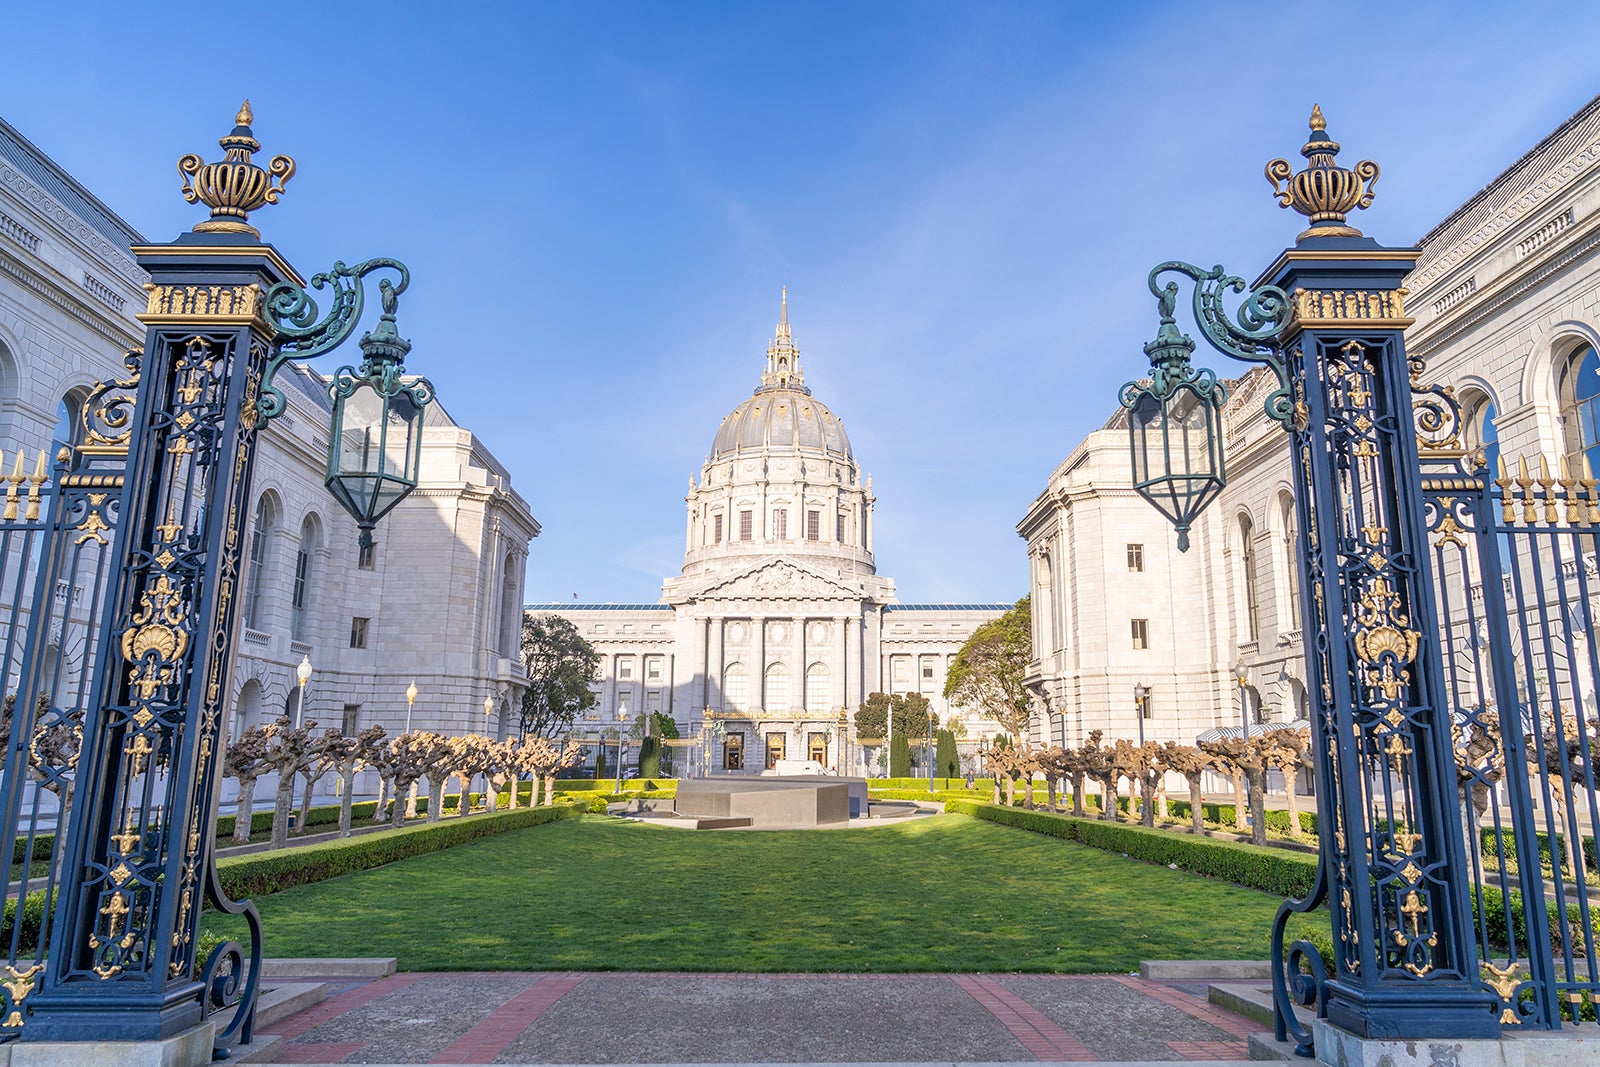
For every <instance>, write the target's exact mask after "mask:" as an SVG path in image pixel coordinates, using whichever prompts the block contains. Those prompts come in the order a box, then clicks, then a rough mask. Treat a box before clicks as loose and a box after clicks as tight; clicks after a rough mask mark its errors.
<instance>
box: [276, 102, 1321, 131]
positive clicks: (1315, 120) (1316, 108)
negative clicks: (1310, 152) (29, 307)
mask: <svg viewBox="0 0 1600 1067" xmlns="http://www.w3.org/2000/svg"><path fill="white" fill-rule="evenodd" d="M244 106H245V107H249V106H250V101H248V100H246V101H245V102H244ZM1311 128H1312V129H1313V130H1325V129H1327V128H1328V120H1327V119H1325V118H1323V117H1322V105H1321V104H1312V105H1311Z"/></svg>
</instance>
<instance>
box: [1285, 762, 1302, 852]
mask: <svg viewBox="0 0 1600 1067" xmlns="http://www.w3.org/2000/svg"><path fill="white" fill-rule="evenodd" d="M1299 786H1300V768H1298V767H1285V768H1284V769H1283V792H1284V806H1285V807H1286V808H1288V809H1289V836H1290V837H1292V838H1294V839H1295V840H1296V841H1299V840H1300V839H1301V838H1302V837H1304V836H1305V835H1304V834H1303V833H1302V832H1301V829H1300V798H1299V797H1298V796H1296V795H1295V791H1296V790H1297V789H1298V788H1299Z"/></svg>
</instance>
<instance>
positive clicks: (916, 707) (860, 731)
mask: <svg viewBox="0 0 1600 1067" xmlns="http://www.w3.org/2000/svg"><path fill="white" fill-rule="evenodd" d="M929 706H930V705H929V703H928V698H927V697H925V696H923V695H922V694H921V693H896V694H894V695H893V696H889V695H888V694H887V693H871V694H869V695H868V696H867V699H866V701H865V702H863V703H862V705H861V707H860V708H858V709H857V710H856V736H857V737H875V738H878V739H880V740H882V739H885V738H887V737H888V736H889V733H888V731H889V719H890V716H891V715H893V717H894V736H896V737H904V738H906V739H907V740H910V739H911V738H916V737H927V736H928V708H929Z"/></svg>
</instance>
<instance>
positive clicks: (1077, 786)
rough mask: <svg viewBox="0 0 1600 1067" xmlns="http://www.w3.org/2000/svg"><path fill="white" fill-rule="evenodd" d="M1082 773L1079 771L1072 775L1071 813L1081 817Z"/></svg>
mask: <svg viewBox="0 0 1600 1067" xmlns="http://www.w3.org/2000/svg"><path fill="white" fill-rule="evenodd" d="M1083 777H1084V776H1083V773H1082V772H1081V771H1079V772H1077V773H1075V774H1073V776H1072V814H1074V815H1076V816H1077V817H1078V818H1080V819H1081V818H1083Z"/></svg>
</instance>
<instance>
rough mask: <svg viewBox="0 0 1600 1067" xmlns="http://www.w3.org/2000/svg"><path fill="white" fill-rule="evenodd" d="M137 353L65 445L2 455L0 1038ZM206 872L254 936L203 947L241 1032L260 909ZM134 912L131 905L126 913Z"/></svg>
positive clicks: (24, 956) (74, 757)
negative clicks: (5, 835)
mask: <svg viewBox="0 0 1600 1067" xmlns="http://www.w3.org/2000/svg"><path fill="white" fill-rule="evenodd" d="M140 355H141V353H139V352H137V351H135V352H133V353H130V354H129V356H128V358H127V361H126V362H127V366H128V369H129V371H130V375H129V378H128V379H126V380H119V381H112V382H104V383H100V384H99V385H97V386H96V387H95V389H94V390H93V392H92V393H91V394H90V396H89V398H88V399H87V401H86V402H85V403H84V405H83V408H82V413H81V420H80V421H81V425H80V426H79V427H78V428H77V429H76V430H75V435H74V436H75V440H76V441H77V444H76V445H75V446H74V447H62V448H60V449H59V451H58V452H57V454H56V455H55V456H51V455H50V454H49V452H48V451H47V450H40V451H38V452H32V453H26V454H24V453H20V452H18V453H14V454H13V455H12V456H10V457H5V460H4V461H0V682H3V686H4V689H3V704H0V735H3V736H5V738H6V743H7V748H6V757H5V763H4V771H3V777H0V804H3V812H0V819H3V825H4V826H6V827H7V828H8V829H9V830H10V838H11V842H12V845H11V847H10V848H0V885H3V886H4V887H5V896H4V914H3V919H0V941H3V943H4V949H5V951H6V952H7V953H8V955H7V956H6V957H5V960H4V962H3V963H0V967H3V968H4V975H3V976H0V1040H10V1039H14V1038H16V1037H18V1036H20V1035H21V1033H22V1031H23V1029H24V1028H25V1026H26V1025H27V1017H28V1007H29V1005H28V1003H27V1002H28V999H29V997H30V996H31V995H32V993H33V992H34V991H35V989H36V988H37V986H38V985H39V982H40V979H41V978H42V972H43V971H44V968H45V963H46V960H47V959H48V957H49V955H50V949H51V943H52V934H53V920H54V918H55V913H56V908H55V907H54V904H55V902H56V895H57V894H56V890H57V887H58V885H59V883H60V879H61V875H62V868H63V862H64V858H63V845H64V842H65V836H66V835H65V832H64V830H65V826H66V821H67V814H68V812H69V811H70V809H71V806H72V803H73V800H74V787H75V785H76V783H77V779H78V773H77V772H78V757H79V754H80V752H81V751H82V750H83V747H84V746H83V740H84V738H83V727H84V721H85V718H86V717H87V712H88V709H89V703H90V702H91V701H92V700H94V699H96V694H97V692H98V687H97V682H98V679H97V678H96V677H95V676H94V661H95V650H96V646H97V644H98V643H99V642H100V640H101V637H102V635H101V633H100V630H101V626H102V623H103V622H104V621H105V619H106V617H107V610H108V609H107V604H106V597H107V595H108V590H109V586H110V584H111V578H112V576H113V575H114V574H115V573H116V571H117V569H118V567H119V566H120V561H117V560H114V559H113V558H112V555H113V551H112V548H113V543H114V540H115V537H114V535H115V532H116V528H117V525H118V521H119V518H120V514H121V505H122V491H123V484H124V479H125V467H126V465H127V459H128V428H129V426H130V425H131V422H132V419H131V416H132V411H133V404H134V390H135V389H136V387H137V385H138V378H139V362H140ZM5 462H9V464H10V472H9V473H5V465H4V463H5ZM164 774H165V769H164V762H163V757H162V754H160V753H157V752H154V751H152V752H150V753H149V759H148V760H147V764H146V768H145V770H144V772H143V774H142V777H144V778H148V779H149V783H148V784H149V785H150V786H151V787H153V788H156V787H157V786H156V783H157V782H158V780H159V779H160V778H161V777H163V776H164ZM129 784H130V786H137V783H133V782H130V783H129ZM213 807H214V805H213ZM210 873H211V878H210V879H209V881H210V882H211V883H212V884H211V885H210V886H209V887H208V888H210V889H211V890H212V899H213V902H214V903H215V904H217V905H219V906H221V907H222V908H223V910H225V911H229V912H231V913H237V914H245V915H246V917H247V922H248V925H249V927H250V931H251V940H252V945H251V948H250V951H249V953H248V955H247V954H246V952H245V951H244V950H243V949H242V948H241V947H240V946H239V945H237V944H234V943H231V942H230V943H226V944H224V945H221V946H218V948H217V949H216V950H215V951H214V952H213V953H212V954H211V956H210V957H209V958H208V959H206V960H205V962H204V968H203V977H204V979H205V983H204V992H203V996H204V1000H205V1005H204V1008H205V1010H206V1011H208V1012H209V1011H215V1010H217V1009H220V1008H225V1007H229V1006H234V1005H237V1006H238V1010H237V1011H236V1013H235V1015H234V1017H233V1018H232V1019H231V1020H230V1021H229V1022H228V1023H227V1024H225V1026H224V1027H223V1034H225V1035H227V1036H228V1037H229V1038H230V1039H232V1038H234V1037H237V1038H238V1039H240V1040H244V1041H248V1040H249V1039H250V1028H251V1024H252V1020H253V1013H254V999H255V998H254V992H255V985H256V981H257V974H258V972H259V959H260V936H259V922H258V920H257V918H256V916H255V912H254V908H253V907H251V906H250V905H248V904H245V905H242V906H241V905H236V904H234V903H233V902H232V901H228V900H226V898H225V895H223V894H222V893H221V892H220V890H219V888H218V887H216V886H215V884H214V883H215V877H214V870H213V871H212V872H210ZM135 918H136V917H134V916H131V915H130V916H129V917H128V920H127V925H128V926H130V927H131V925H132V923H133V921H134V920H135ZM247 960H248V961H249V962H248V963H247Z"/></svg>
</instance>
